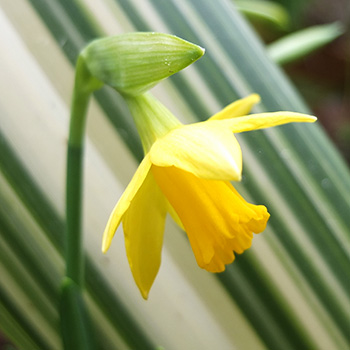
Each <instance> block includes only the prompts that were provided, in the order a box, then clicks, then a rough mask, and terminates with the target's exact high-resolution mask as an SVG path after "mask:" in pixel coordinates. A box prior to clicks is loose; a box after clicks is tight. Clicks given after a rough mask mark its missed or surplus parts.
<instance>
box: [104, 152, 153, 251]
mask: <svg viewBox="0 0 350 350" xmlns="http://www.w3.org/2000/svg"><path fill="white" fill-rule="evenodd" d="M150 168H151V162H150V160H149V156H148V155H146V157H145V158H144V159H143V161H142V162H141V164H140V165H139V167H138V168H137V170H136V172H135V174H134V176H133V178H132V180H131V182H130V183H129V185H128V186H127V188H126V190H125V191H124V193H123V194H122V196H121V197H120V199H119V201H118V203H117V204H116V206H115V207H114V209H113V211H112V213H111V215H110V217H109V220H108V222H107V225H106V228H105V230H104V233H103V239H102V252H103V253H105V252H106V251H107V250H108V248H109V247H110V245H111V242H112V238H113V236H114V234H115V231H116V230H117V228H118V226H119V224H120V222H121V220H122V218H123V215H124V213H125V212H126V210H127V209H128V208H129V206H130V203H131V201H132V200H133V198H134V197H135V195H136V193H137V191H138V190H139V189H140V187H141V185H142V184H143V182H144V180H145V178H146V176H147V174H148V172H149V170H150Z"/></svg>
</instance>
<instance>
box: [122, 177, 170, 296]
mask: <svg viewBox="0 0 350 350" xmlns="http://www.w3.org/2000/svg"><path fill="white" fill-rule="evenodd" d="M167 204H168V203H167V200H166V198H165V197H164V195H163V194H162V192H161V190H160V188H159V187H158V185H157V184H156V182H155V180H154V177H153V174H152V172H148V175H147V177H146V178H145V180H144V181H143V183H142V185H141V187H140V188H139V190H138V191H137V193H136V195H135V196H134V198H133V200H132V202H131V204H130V206H129V208H128V210H127V211H126V213H125V214H124V217H123V229H124V235H125V247H126V253H127V256H128V260H129V265H130V268H131V271H132V274H133V276H134V279H135V282H136V284H137V286H138V288H139V290H140V292H141V294H142V296H143V298H145V299H147V297H148V293H149V290H150V289H151V287H152V284H153V282H154V279H155V277H156V275H157V273H158V270H159V266H160V262H161V250H162V245H163V233H164V224H165V217H166V214H167Z"/></svg>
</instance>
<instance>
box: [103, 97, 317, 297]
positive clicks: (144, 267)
mask: <svg viewBox="0 0 350 350" xmlns="http://www.w3.org/2000/svg"><path fill="white" fill-rule="evenodd" d="M259 99H260V98H259V96H258V95H256V94H253V95H250V96H248V97H246V98H244V99H241V100H238V101H236V102H234V103H232V104H231V105H229V106H227V107H226V108H225V109H223V110H222V111H221V112H219V113H217V114H215V115H214V116H212V117H211V118H209V119H208V120H207V121H204V122H199V123H194V124H189V125H183V124H182V123H181V122H180V121H179V120H178V119H176V118H175V117H174V116H173V115H172V114H171V112H170V111H168V110H167V109H166V108H165V107H164V106H163V105H162V104H161V103H160V102H159V101H157V100H156V99H155V98H154V97H152V96H151V95H150V94H149V93H146V94H143V95H139V96H134V97H129V98H126V101H127V104H128V106H129V108H130V111H131V114H132V116H133V118H134V121H135V124H136V126H137V129H138V131H139V134H140V137H141V140H142V145H143V148H144V152H145V157H144V159H143V160H142V162H141V164H140V165H139V167H138V169H137V171H136V173H135V175H134V176H133V178H132V180H131V182H130V183H129V185H128V186H127V188H126V190H125V192H124V193H123V195H122V196H121V198H120V199H119V201H118V203H117V204H116V206H115V208H114V209H113V211H112V213H111V215H110V218H109V220H108V223H107V225H106V228H105V231H104V235H103V242H102V251H103V252H106V251H107V250H108V248H109V247H110V245H111V241H112V238H113V236H114V234H115V232H116V230H117V228H118V226H119V225H120V223H122V224H123V231H124V236H125V247H126V252H127V257H128V261H129V265H130V268H131V271H132V274H133V277H134V279H135V282H136V284H137V286H138V288H139V290H140V292H141V295H142V296H143V298H145V299H147V298H148V294H149V291H150V289H151V287H152V284H153V282H154V279H155V277H156V275H157V273H158V270H159V267H160V263H161V250H162V245H163V234H164V226H165V218H166V215H167V213H170V215H171V216H172V217H173V219H174V220H175V222H176V223H177V224H178V225H179V226H180V227H181V228H182V229H183V230H184V231H185V232H186V234H187V236H188V238H189V241H190V244H191V247H192V250H193V253H194V255H195V258H196V260H197V263H198V265H199V266H200V267H201V268H203V269H206V270H207V271H210V272H222V271H224V269H225V265H227V264H230V263H232V262H233V260H234V259H235V253H237V254H240V253H243V252H244V251H245V250H246V249H248V248H249V247H250V246H251V243H252V238H253V233H260V232H262V231H264V229H265V227H266V224H267V221H268V219H269V216H270V214H269V213H268V211H267V209H266V207H265V206H263V205H253V204H250V203H247V202H246V201H245V200H244V199H243V198H242V197H241V196H240V194H239V193H238V192H237V191H236V189H235V188H234V187H233V185H232V184H231V181H240V180H241V177H242V151H241V148H240V145H239V143H238V141H237V139H236V137H235V135H234V134H235V133H241V132H246V131H250V130H257V129H262V128H268V127H273V126H277V125H281V124H286V123H291V122H314V121H315V120H316V118H315V117H313V116H310V115H306V114H300V113H294V112H274V113H259V114H250V115H249V114H248V113H249V111H250V110H251V108H252V106H253V105H254V104H255V103H257V102H258V101H259Z"/></svg>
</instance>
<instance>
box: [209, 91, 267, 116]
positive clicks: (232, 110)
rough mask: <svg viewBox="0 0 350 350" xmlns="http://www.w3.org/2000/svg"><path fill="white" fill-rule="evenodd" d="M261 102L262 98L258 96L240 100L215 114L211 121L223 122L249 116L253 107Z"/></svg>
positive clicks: (254, 95) (253, 95)
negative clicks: (223, 120)
mask: <svg viewBox="0 0 350 350" xmlns="http://www.w3.org/2000/svg"><path fill="white" fill-rule="evenodd" d="M259 101H260V96H259V95H257V94H252V95H249V96H247V97H245V98H241V99H240V100H237V101H235V102H233V103H231V104H230V105H228V106H227V107H225V108H224V109H223V110H221V111H220V112H218V113H216V114H214V115H213V116H212V117H211V118H209V120H222V119H229V118H235V117H240V116H242V115H247V114H248V113H249V112H250V110H251V109H252V107H253V106H254V105H255V104H256V103H258V102H259Z"/></svg>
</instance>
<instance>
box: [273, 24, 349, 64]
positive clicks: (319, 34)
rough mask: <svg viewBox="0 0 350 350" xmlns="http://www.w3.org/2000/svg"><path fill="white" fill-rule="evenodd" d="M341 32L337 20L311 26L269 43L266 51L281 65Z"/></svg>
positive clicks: (300, 56) (314, 48)
mask: <svg viewBox="0 0 350 350" xmlns="http://www.w3.org/2000/svg"><path fill="white" fill-rule="evenodd" d="M343 33H344V29H343V26H342V25H341V24H340V23H338V22H335V23H332V24H324V25H319V26H313V27H310V28H306V29H302V30H299V31H297V32H294V33H292V34H289V35H286V36H284V37H283V38H281V39H279V40H277V41H275V42H273V43H271V44H269V46H268V47H267V52H268V55H269V56H270V58H271V59H272V60H273V61H275V62H276V63H278V64H281V65H283V64H286V63H290V62H293V61H296V60H298V59H300V58H302V57H305V56H307V55H309V54H310V53H312V52H314V51H316V50H317V49H319V48H321V47H323V46H325V45H327V44H329V43H330V42H332V41H333V40H334V39H336V38H338V37H339V36H340V35H341V34H343Z"/></svg>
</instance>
